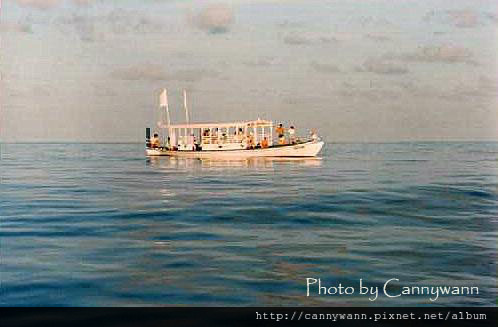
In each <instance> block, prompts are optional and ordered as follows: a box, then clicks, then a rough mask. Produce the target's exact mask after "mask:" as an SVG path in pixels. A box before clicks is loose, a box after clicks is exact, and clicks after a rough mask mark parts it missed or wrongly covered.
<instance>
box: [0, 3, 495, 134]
mask: <svg viewBox="0 0 498 327" xmlns="http://www.w3.org/2000/svg"><path fill="white" fill-rule="evenodd" d="M367 2H368V4H367ZM367 2H365V1H360V2H358V1H326V0H317V1H313V5H310V3H309V1H304V0H296V1H290V0H289V1H286V0H261V1H257V0H254V1H249V0H234V1H229V0H219V1H217V0H213V1H191V0H184V1H176V0H172V1H166V0H164V1H163V0H150V1H140V0H126V1H125V0H109V1H108V0H104V1H92V0H89V1H86V0H60V1H57V0H52V1H50V0H46V1H44V0H41V1H28V0H24V1H23V0H19V1H18V0H6V1H5V2H3V3H2V5H3V7H2V20H1V24H0V31H1V32H2V60H1V61H0V71H1V72H2V79H1V80H0V83H1V84H2V90H4V91H5V92H4V93H5V94H6V96H4V97H2V98H1V101H2V102H1V103H0V106H1V109H2V117H4V119H2V120H0V132H1V133H2V135H1V136H2V137H3V139H4V140H7V141H8V140H11V139H16V140H20V139H22V138H25V139H28V140H35V141H43V140H61V139H72V140H73V139H74V140H76V141H78V140H83V141H94V140H100V139H102V138H105V139H109V140H111V139H112V138H113V137H115V138H116V140H118V141H128V140H131V141H142V138H143V135H142V131H143V127H144V126H152V125H153V124H154V123H155V122H154V119H155V117H154V113H156V111H155V108H156V107H157V97H156V93H157V90H159V89H160V88H162V87H166V88H168V90H169V91H170V93H171V97H172V102H173V103H176V102H178V103H181V89H182V88H187V89H189V95H190V98H191V100H192V105H193V108H196V109H197V110H194V111H193V112H195V113H196V116H195V119H196V120H232V119H235V120H239V119H252V118H257V117H262V118H263V117H264V118H269V119H274V120H279V121H286V122H293V123H296V124H298V125H299V128H301V126H302V128H305V127H306V128H307V127H309V128H313V127H316V128H318V129H319V132H320V133H321V134H323V135H324V137H325V138H326V139H331V140H338V141H358V140H360V141H361V140H369V141H383V140H392V141H396V140H407V139H408V140H412V139H420V138H425V139H444V138H458V139H469V140H472V139H498V128H497V127H496V126H498V121H497V120H498V119H497V118H496V117H498V111H497V110H498V109H497V108H498V106H497V105H498V94H497V93H498V83H497V79H498V78H497V76H498V71H497V65H498V63H497V61H496V58H497V57H498V48H497V47H496V37H495V36H496V35H495V34H496V33H494V31H496V27H497V26H498V25H495V24H496V23H497V19H496V13H495V11H493V5H492V3H491V2H489V1H484V0H459V1H458V3H457V2H456V1H451V0H440V1H438V2H437V5H436V4H434V2H432V1H417V5H416V6H407V3H406V1H393V0H375V1H374V2H371V1H367ZM216 3H218V4H216ZM374 3H375V4H374ZM87 6H91V7H87ZM462 8H463V9H462ZM465 8H468V9H465ZM434 10H435V12H436V13H437V14H434V15H430V14H429V15H428V14H427V13H428V12H429V13H430V12H431V11H434ZM190 98H189V99H190ZM83 99H84V100H83ZM137 108H143V110H137ZM149 109H150V110H149ZM118 112H119V117H120V124H119V125H113V124H112V123H111V122H114V121H115V114H116V113H118ZM172 114H178V115H181V112H180V113H179V112H176V111H175V112H172ZM5 117H7V118H5ZM75 118H78V119H75ZM68 121H70V122H74V123H73V125H71V126H70V128H69V127H67V124H68ZM103 121H107V122H110V123H109V124H105V125H106V126H105V128H104V127H102V126H103V125H102V122H103ZM83 122H84V123H83ZM83 124H84V125H83ZM58 126H59V127H60V126H63V127H64V128H58ZM89 126H90V127H91V131H89V129H88V127H89ZM400 126H402V128H401V127H400ZM476 126H477V127H476ZM420 128H422V130H420ZM19 130H22V131H24V132H23V135H20V133H18V131H19ZM410 130H411V131H414V132H413V133H411V132H407V131H410ZM110 132H111V133H110Z"/></svg>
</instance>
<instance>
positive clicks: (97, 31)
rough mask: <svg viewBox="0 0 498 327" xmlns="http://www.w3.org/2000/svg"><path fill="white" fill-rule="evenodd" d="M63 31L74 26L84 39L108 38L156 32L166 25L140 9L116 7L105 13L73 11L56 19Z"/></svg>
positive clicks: (92, 40)
mask: <svg viewBox="0 0 498 327" xmlns="http://www.w3.org/2000/svg"><path fill="white" fill-rule="evenodd" d="M55 24H56V25H59V27H60V28H61V31H62V32H64V33H67V30H68V28H70V27H72V28H74V31H75V32H76V34H77V35H78V36H79V37H80V39H81V40H82V41H86V42H94V41H102V40H106V38H107V37H108V36H109V35H112V34H132V33H154V32H160V31H162V30H163V28H164V25H163V24H162V23H161V22H159V21H156V20H154V19H152V18H150V17H149V16H148V15H147V14H145V13H143V12H140V11H129V10H124V9H114V10H112V11H110V12H109V13H107V14H105V15H100V16H88V15H80V14H77V13H73V14H72V15H68V16H64V17H60V18H58V19H57V20H55Z"/></svg>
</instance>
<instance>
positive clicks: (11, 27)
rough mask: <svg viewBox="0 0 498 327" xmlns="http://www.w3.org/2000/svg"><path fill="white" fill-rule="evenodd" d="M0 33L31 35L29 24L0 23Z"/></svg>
mask: <svg viewBox="0 0 498 327" xmlns="http://www.w3.org/2000/svg"><path fill="white" fill-rule="evenodd" d="M0 32H16V33H32V32H33V30H32V29H31V25H29V24H21V23H9V22H0Z"/></svg>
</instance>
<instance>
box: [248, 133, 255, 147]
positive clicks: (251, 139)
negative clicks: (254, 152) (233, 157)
mask: <svg viewBox="0 0 498 327" xmlns="http://www.w3.org/2000/svg"><path fill="white" fill-rule="evenodd" d="M247 149H254V137H253V136H252V134H249V135H247Z"/></svg>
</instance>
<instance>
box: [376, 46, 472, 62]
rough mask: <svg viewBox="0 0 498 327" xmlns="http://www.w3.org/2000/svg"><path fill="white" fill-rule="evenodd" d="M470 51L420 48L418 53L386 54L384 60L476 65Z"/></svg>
mask: <svg viewBox="0 0 498 327" xmlns="http://www.w3.org/2000/svg"><path fill="white" fill-rule="evenodd" d="M473 56H474V55H473V53H472V51H471V50H470V49H467V48H464V47H461V46H455V45H437V46H435V45H434V46H425V47H420V48H418V49H417V50H416V51H414V52H411V53H403V54H393V53H389V54H386V55H385V56H384V57H383V58H384V59H388V60H389V59H390V60H393V59H395V60H402V61H408V62H436V63H467V64H472V65H475V64H476V61H475V60H474V59H473Z"/></svg>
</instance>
